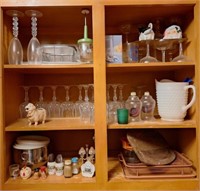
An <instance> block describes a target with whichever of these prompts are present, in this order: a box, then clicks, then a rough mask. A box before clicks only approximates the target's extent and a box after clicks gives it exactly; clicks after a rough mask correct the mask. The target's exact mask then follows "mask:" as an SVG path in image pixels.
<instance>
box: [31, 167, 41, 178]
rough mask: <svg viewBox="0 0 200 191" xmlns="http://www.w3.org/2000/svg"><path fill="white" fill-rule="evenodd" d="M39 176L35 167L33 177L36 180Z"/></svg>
mask: <svg viewBox="0 0 200 191" xmlns="http://www.w3.org/2000/svg"><path fill="white" fill-rule="evenodd" d="M39 178H40V174H39V169H38V168H36V169H35V171H34V174H33V179H34V180H38V179H39Z"/></svg>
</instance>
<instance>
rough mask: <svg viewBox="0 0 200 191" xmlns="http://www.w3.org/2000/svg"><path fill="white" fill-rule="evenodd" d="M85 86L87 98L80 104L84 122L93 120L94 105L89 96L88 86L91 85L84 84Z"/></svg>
mask: <svg viewBox="0 0 200 191" xmlns="http://www.w3.org/2000/svg"><path fill="white" fill-rule="evenodd" d="M83 88H84V90H85V98H84V102H83V103H81V104H80V106H79V109H80V117H81V121H82V122H83V123H90V122H91V115H92V108H93V107H94V104H93V103H92V102H90V101H89V97H88V88H89V85H83Z"/></svg>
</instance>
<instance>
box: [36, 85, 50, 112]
mask: <svg viewBox="0 0 200 191" xmlns="http://www.w3.org/2000/svg"><path fill="white" fill-rule="evenodd" d="M37 88H38V90H39V93H40V97H39V101H38V102H36V104H35V106H36V107H37V108H44V109H46V110H48V104H47V102H45V101H44V97H43V89H44V87H43V86H37Z"/></svg>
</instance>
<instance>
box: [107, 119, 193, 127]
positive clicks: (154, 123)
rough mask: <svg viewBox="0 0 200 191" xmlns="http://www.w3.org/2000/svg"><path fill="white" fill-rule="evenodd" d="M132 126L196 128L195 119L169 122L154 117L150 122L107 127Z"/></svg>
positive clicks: (116, 124)
mask: <svg viewBox="0 0 200 191" xmlns="http://www.w3.org/2000/svg"><path fill="white" fill-rule="evenodd" d="M133 128H196V121H195V120H185V121H181V122H170V121H162V120H161V119H156V120H155V121H152V122H149V121H148V122H147V121H142V122H135V123H129V124H124V125H123V124H118V123H115V124H109V125H108V129H133Z"/></svg>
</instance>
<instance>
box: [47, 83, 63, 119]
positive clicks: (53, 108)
mask: <svg viewBox="0 0 200 191" xmlns="http://www.w3.org/2000/svg"><path fill="white" fill-rule="evenodd" d="M56 88H57V87H56V86H51V89H52V91H53V96H52V101H51V102H50V103H49V104H48V116H49V117H60V116H61V115H60V102H58V101H57V98H56Z"/></svg>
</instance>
